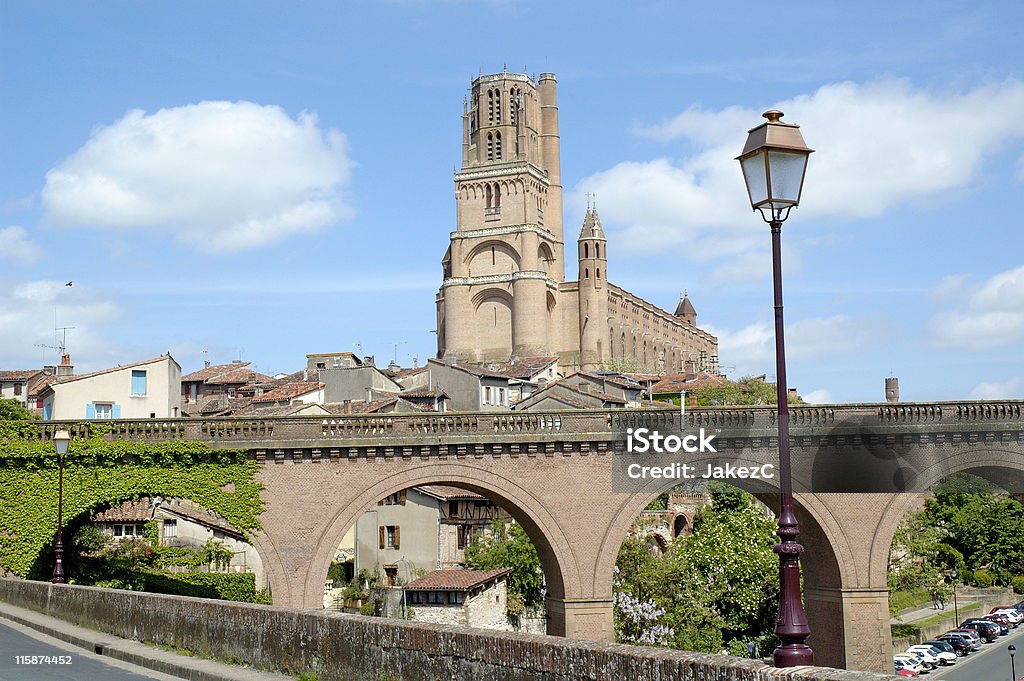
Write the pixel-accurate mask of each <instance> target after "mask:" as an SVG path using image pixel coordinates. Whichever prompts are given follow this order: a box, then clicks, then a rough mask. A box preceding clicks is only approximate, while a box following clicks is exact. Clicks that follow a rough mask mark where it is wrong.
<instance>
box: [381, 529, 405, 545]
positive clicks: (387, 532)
mask: <svg viewBox="0 0 1024 681" xmlns="http://www.w3.org/2000/svg"><path fill="white" fill-rule="evenodd" d="M379 532H380V542H379V548H382V549H396V550H397V549H399V548H401V543H400V534H401V533H400V532H399V528H398V526H397V525H381V526H380V528H379Z"/></svg>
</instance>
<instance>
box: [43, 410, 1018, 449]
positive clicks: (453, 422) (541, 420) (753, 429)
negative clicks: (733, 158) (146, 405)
mask: <svg viewBox="0 0 1024 681" xmlns="http://www.w3.org/2000/svg"><path fill="white" fill-rule="evenodd" d="M1022 413H1024V402H1021V401H999V402H990V401H989V402H936V403H904V404H844V405H822V406H811V405H807V406H803V405H799V406H795V407H791V408H790V416H789V417H790V425H791V433H792V435H793V437H794V438H798V437H801V436H803V437H807V436H820V435H823V434H826V433H831V434H838V435H852V434H857V433H865V432H870V433H873V434H882V435H887V436H907V435H912V436H921V435H922V434H926V433H928V432H932V431H934V432H950V431H951V430H959V431H964V432H971V431H975V430H978V429H979V428H981V429H995V430H1001V431H1004V432H1005V431H1011V430H1016V431H1019V430H1020V429H1021V427H1022V425H1024V416H1022ZM682 418H683V423H684V425H685V428H686V429H688V430H691V429H692V430H695V429H698V428H706V429H709V430H714V431H715V432H716V433H717V435H718V436H719V438H720V439H726V438H766V437H768V438H770V437H771V436H772V435H773V434H774V433H775V432H776V430H777V427H778V425H777V416H776V410H775V408H774V407H772V406H763V407H723V408H698V409H694V408H690V409H687V410H686V411H685V414H684V415H683V416H682ZM40 426H41V427H40V434H39V438H40V440H43V441H48V440H51V439H52V438H53V433H54V432H55V431H56V430H58V429H61V428H63V429H67V430H69V431H70V432H71V436H72V437H73V438H84V437H89V436H90V435H91V434H92V433H93V432H94V430H95V428H96V427H97V426H102V428H103V431H102V432H103V434H104V437H106V438H108V439H130V440H141V441H147V442H155V441H164V440H183V439H189V440H200V441H203V442H208V443H210V444H211V445H213V446H220V447H228V446H236V445H237V446H248V445H250V444H252V443H263V444H264V445H265V446H285V447H287V446H312V445H313V444H317V443H319V444H323V445H344V444H348V443H349V442H351V443H352V444H354V445H358V444H365V443H367V442H378V443H380V444H386V443H391V442H394V443H395V444H396V445H398V444H416V443H437V442H457V441H464V442H472V441H480V440H481V438H485V439H487V440H495V441H501V440H508V441H522V440H523V439H524V438H526V439H533V440H537V441H550V440H565V439H576V440H599V439H602V440H610V439H623V438H624V437H625V433H626V431H627V429H629V428H634V429H636V428H649V429H661V430H665V431H669V430H674V431H678V430H679V428H680V413H679V412H678V411H676V410H675V409H612V410H576V411H557V412H494V411H489V412H450V413H437V414H435V413H413V414H397V413H396V414H383V415H378V416H365V415H336V416H328V417H321V416H299V417H294V416H293V417H279V418H235V417H216V418H195V419H143V420H117V421H102V422H100V421H84V422H83V421H74V422H70V421H65V422H59V421H47V422H45V423H43V424H40Z"/></svg>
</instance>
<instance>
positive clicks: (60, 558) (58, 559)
mask: <svg viewBox="0 0 1024 681" xmlns="http://www.w3.org/2000/svg"><path fill="white" fill-rule="evenodd" d="M69 444H71V435H70V433H68V431H66V430H58V431H57V432H56V433H54V434H53V448H54V449H55V450H57V471H58V472H57V545H56V546H54V548H53V556H54V563H53V580H52V581H53V583H54V584H63V583H64V538H63V530H64V455H65V454H67V453H68V445H69Z"/></svg>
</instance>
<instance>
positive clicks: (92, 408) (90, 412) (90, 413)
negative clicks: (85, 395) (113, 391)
mask: <svg viewBox="0 0 1024 681" xmlns="http://www.w3.org/2000/svg"><path fill="white" fill-rule="evenodd" d="M85 418H87V419H94V418H96V405H95V404H93V403H92V402H90V403H89V404H87V405H85Z"/></svg>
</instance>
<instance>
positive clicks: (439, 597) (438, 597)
mask: <svg viewBox="0 0 1024 681" xmlns="http://www.w3.org/2000/svg"><path fill="white" fill-rule="evenodd" d="M444 595H445V594H444V592H443V591H428V592H427V603H432V604H434V605H444V602H445V598H444Z"/></svg>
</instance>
